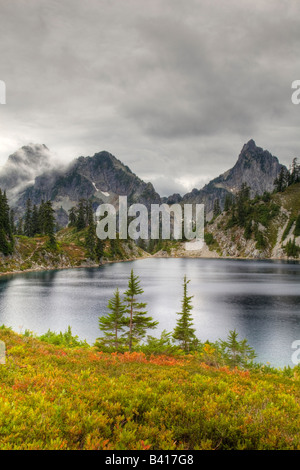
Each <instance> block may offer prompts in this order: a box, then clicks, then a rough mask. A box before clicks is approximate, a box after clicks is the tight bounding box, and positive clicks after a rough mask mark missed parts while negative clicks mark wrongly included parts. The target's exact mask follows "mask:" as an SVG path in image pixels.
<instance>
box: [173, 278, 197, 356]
mask: <svg viewBox="0 0 300 470" xmlns="http://www.w3.org/2000/svg"><path fill="white" fill-rule="evenodd" d="M189 282H190V281H188V280H187V279H186V276H184V280H183V299H182V309H181V312H178V313H177V315H179V316H180V317H179V319H178V320H177V325H176V327H175V329H174V331H173V339H174V340H175V341H178V342H179V344H180V347H181V348H182V349H183V350H184V351H185V352H189V351H190V350H191V349H192V348H193V346H194V345H196V344H197V338H196V336H195V331H196V330H195V328H193V320H192V316H191V310H192V309H193V306H192V303H191V299H192V298H193V296H188V295H187V285H188V283H189Z"/></svg>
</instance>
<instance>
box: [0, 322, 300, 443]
mask: <svg viewBox="0 0 300 470" xmlns="http://www.w3.org/2000/svg"><path fill="white" fill-rule="evenodd" d="M0 339H1V340H2V341H4V342H5V345H6V363H5V364H1V365H0V449H53V450H55V449H99V450H101V449H103V450H105V449H111V450H122V449H130V450H137V449H144V450H146V449H150V450H156V449H158V450H164V449H166V450H183V449H184V450H191V449H300V435H299V425H300V387H299V385H300V381H299V375H298V374H299V372H300V369H299V367H298V366H297V367H295V368H294V369H293V370H290V371H289V372H288V373H287V371H280V370H272V369H271V368H267V367H266V368H263V367H259V368H254V369H253V370H242V369H238V368H229V367H228V366H219V367H215V366H213V365H208V363H207V362H204V361H205V360H206V358H207V356H209V357H210V359H211V357H212V356H213V354H214V351H213V346H211V345H204V349H203V351H202V352H195V353H193V354H185V355H178V356H176V355H170V354H164V355H159V354H156V355H153V354H152V355H151V354H150V355H147V354H145V353H144V352H141V351H140V352H138V351H135V352H132V353H129V352H125V353H118V352H115V353H111V354H109V353H104V352H100V351H98V350H97V349H96V348H94V347H82V346H78V347H63V346H57V345H54V344H50V343H47V342H45V341H41V340H39V339H37V338H35V337H34V336H32V335H28V334H27V335H17V334H15V333H13V332H12V331H11V330H9V329H7V328H2V329H0ZM205 355H206V356H205Z"/></svg>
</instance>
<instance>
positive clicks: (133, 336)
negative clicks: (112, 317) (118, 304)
mask: <svg viewBox="0 0 300 470" xmlns="http://www.w3.org/2000/svg"><path fill="white" fill-rule="evenodd" d="M143 292H144V291H143V289H142V288H141V287H140V280H139V278H138V276H135V275H134V273H133V269H132V270H131V273H130V277H129V281H128V289H127V290H126V291H125V293H124V295H125V301H126V303H127V309H126V312H127V313H128V314H129V317H128V318H127V326H128V328H129V330H128V332H126V333H125V335H124V336H125V337H126V338H127V343H128V347H129V351H132V347H133V345H134V344H136V343H138V342H139V341H140V340H142V339H143V338H144V337H145V336H146V332H147V330H148V329H153V328H156V326H157V325H158V322H156V321H153V318H152V317H150V316H147V311H145V310H144V309H145V308H146V306H147V304H146V303H144V302H137V296H138V295H141V294H143Z"/></svg>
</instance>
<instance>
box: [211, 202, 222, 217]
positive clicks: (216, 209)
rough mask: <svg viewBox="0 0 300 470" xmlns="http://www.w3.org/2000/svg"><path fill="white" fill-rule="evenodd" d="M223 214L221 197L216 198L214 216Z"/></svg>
mask: <svg viewBox="0 0 300 470" xmlns="http://www.w3.org/2000/svg"><path fill="white" fill-rule="evenodd" d="M219 214H221V207H220V201H219V199H218V198H217V199H215V200H214V208H213V217H218V215H219Z"/></svg>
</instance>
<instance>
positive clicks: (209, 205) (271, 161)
mask: <svg viewBox="0 0 300 470" xmlns="http://www.w3.org/2000/svg"><path fill="white" fill-rule="evenodd" d="M282 167H283V165H281V164H280V163H279V161H278V158H277V157H274V156H273V155H271V153H270V152H268V151H267V150H263V149H262V148H260V147H257V146H256V144H255V142H254V140H249V142H248V143H246V144H245V145H244V146H243V148H242V151H241V153H240V155H239V157H238V160H237V162H236V164H235V165H234V167H233V168H231V169H230V170H228V171H226V172H225V173H223V174H222V175H220V176H218V177H217V178H215V179H213V180H212V181H210V183H208V184H207V185H206V186H204V188H202V189H200V190H198V189H193V191H191V192H190V193H188V194H185V195H184V196H183V199H182V202H183V203H185V204H188V203H190V204H191V203H198V204H205V208H206V213H207V216H208V219H209V218H210V217H211V215H212V210H213V205H214V201H215V199H219V200H220V205H221V207H223V204H224V201H225V197H226V195H227V194H229V193H231V194H235V193H236V192H237V191H238V190H239V189H240V187H241V185H242V183H246V184H247V185H248V186H250V188H251V195H252V196H254V195H255V194H259V195H261V194H263V193H264V192H265V191H268V192H271V191H272V190H273V189H274V180H275V178H276V176H277V175H278V174H279V172H280V170H281V168H282Z"/></svg>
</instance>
